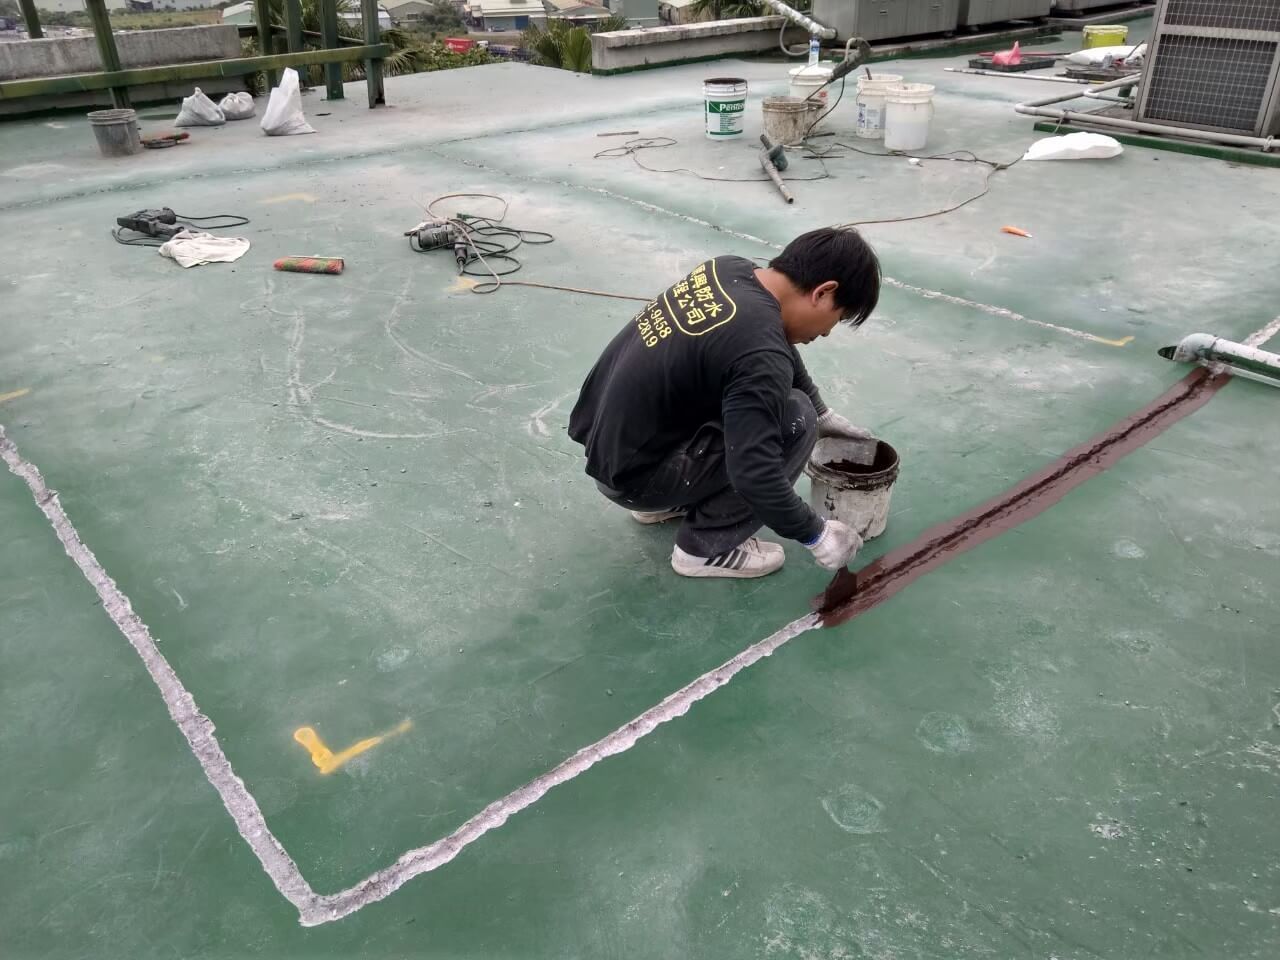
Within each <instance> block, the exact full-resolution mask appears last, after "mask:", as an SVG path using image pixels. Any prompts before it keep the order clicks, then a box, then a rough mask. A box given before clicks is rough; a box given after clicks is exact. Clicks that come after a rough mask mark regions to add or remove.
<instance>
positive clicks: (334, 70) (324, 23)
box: [320, 0, 342, 100]
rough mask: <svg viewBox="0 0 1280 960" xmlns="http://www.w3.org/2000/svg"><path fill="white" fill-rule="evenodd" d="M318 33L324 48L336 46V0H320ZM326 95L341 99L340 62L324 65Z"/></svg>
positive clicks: (332, 98)
mask: <svg viewBox="0 0 1280 960" xmlns="http://www.w3.org/2000/svg"><path fill="white" fill-rule="evenodd" d="M320 33H321V36H322V37H323V40H322V41H321V42H322V43H323V44H324V46H325V49H326V50H332V49H334V48H335V47H337V46H338V2H337V0H320ZM324 85H325V90H326V94H325V95H326V96H327V97H328V99H330V100H341V99H342V64H340V63H327V64H325V67H324Z"/></svg>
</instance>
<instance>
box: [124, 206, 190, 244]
mask: <svg viewBox="0 0 1280 960" xmlns="http://www.w3.org/2000/svg"><path fill="white" fill-rule="evenodd" d="M116 223H117V224H118V225H119V226H122V227H124V228H125V229H126V230H132V231H134V232H135V233H141V234H144V235H145V236H148V237H161V238H163V239H165V240H167V239H169V238H170V237H172V236H173V235H174V234H176V233H178V232H179V231H181V230H185V229H186V227H185V226H182V225H179V223H178V215H177V214H176V213H174V212H173V211H172V210H171V209H169V208H168V207H160V208H159V209H158V210H139V211H138V212H137V213H131V214H129V216H127V217H116Z"/></svg>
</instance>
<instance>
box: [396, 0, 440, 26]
mask: <svg viewBox="0 0 1280 960" xmlns="http://www.w3.org/2000/svg"><path fill="white" fill-rule="evenodd" d="M434 6H435V5H434V4H432V3H428V2H427V0H407V2H403V3H389V4H387V12H388V13H389V14H391V19H392V20H394V21H395V22H396V23H412V22H413V21H414V20H421V19H422V18H423V17H424V16H426V15H427V14H429V13H430V12H431V11H432V9H433V8H434Z"/></svg>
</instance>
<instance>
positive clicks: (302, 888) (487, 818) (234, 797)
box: [0, 427, 820, 926]
mask: <svg viewBox="0 0 1280 960" xmlns="http://www.w3.org/2000/svg"><path fill="white" fill-rule="evenodd" d="M0 458H3V460H4V461H5V463H6V464H7V465H8V467H9V470H10V471H11V472H12V473H13V474H14V475H15V476H17V477H19V478H20V479H22V480H23V481H24V482H25V483H26V484H27V487H28V488H29V489H30V490H31V494H32V496H33V497H34V498H35V501H36V504H37V505H38V506H39V507H40V510H41V512H43V513H44V515H45V517H47V518H48V520H49V522H50V523H51V524H52V525H53V529H54V532H55V534H56V535H57V537H58V540H59V541H60V542H61V543H62V546H63V549H65V550H66V552H67V555H68V556H69V557H70V558H71V559H72V560H73V561H74V562H75V564H76V566H77V567H79V568H80V572H81V573H82V574H83V575H84V577H85V579H86V580H88V581H89V585H90V586H92V587H93V589H94V591H95V592H96V593H97V594H98V597H99V598H100V599H101V600H102V607H103V609H104V610H105V611H106V612H107V615H108V616H109V617H110V618H111V620H112V622H113V623H114V624H115V625H116V628H117V629H118V630H119V631H120V632H121V633H122V634H124V636H125V639H126V640H128V641H129V643H130V645H131V646H132V647H133V648H134V650H135V651H136V652H137V654H138V656H139V657H140V658H141V659H142V662H143V665H144V666H145V667H146V669H147V673H149V674H150V675H151V679H152V680H153V681H154V683H155V684H156V687H157V688H158V689H159V691H160V696H161V698H162V699H163V700H164V702H165V706H166V707H167V708H168V710H169V716H170V717H171V718H172V719H173V721H174V723H175V724H177V726H178V729H179V730H180V731H181V732H182V735H183V737H184V738H185V739H186V741H187V745H188V746H189V747H190V748H191V752H192V753H193V754H195V757H196V759H197V760H198V761H199V763H200V766H201V768H202V769H203V770H204V773H205V776H206V777H207V778H208V780H209V782H210V784H212V785H213V788H214V789H215V790H216V791H217V792H218V796H219V797H221V799H222V804H223V806H224V807H225V808H226V810H227V813H228V814H229V815H230V816H231V819H232V820H233V821H235V824H236V829H237V830H238V831H239V832H240V835H241V836H242V837H243V838H244V840H245V842H246V843H247V844H248V845H249V847H250V849H251V850H252V851H253V852H254V854H255V855H256V856H257V858H258V861H259V862H260V863H261V864H262V868H263V870H265V871H266V873H267V876H268V877H270V878H271V882H272V883H274V884H275V886H276V889H277V890H279V891H280V893H281V894H282V895H283V896H284V897H285V899H287V900H288V901H289V902H290V903H292V904H293V905H294V907H295V908H297V910H298V916H299V919H300V921H301V922H302V925H303V926H316V925H318V924H322V923H328V922H329V921H332V920H339V919H341V918H342V917H345V916H348V915H349V914H352V913H354V912H355V911H357V910H359V909H361V908H362V907H365V906H367V905H368V904H370V903H374V902H376V901H378V900H381V899H383V898H384V897H387V896H390V895H391V894H392V893H394V892H395V891H396V890H398V889H399V888H400V887H402V886H403V885H404V884H405V883H407V882H408V881H410V880H412V879H413V878H414V877H416V876H419V875H420V874H423V873H427V872H429V871H431V870H434V869H436V868H437V867H441V866H444V865H445V864H447V863H449V862H450V861H451V860H453V859H454V857H456V856H457V855H458V854H459V853H461V852H462V850H463V849H464V848H465V847H467V846H468V845H469V844H471V843H473V842H475V841H476V840H478V839H480V837H482V836H484V835H485V834H486V833H488V832H489V831H490V830H494V829H497V828H498V827H500V826H502V824H504V823H505V822H506V821H507V819H508V818H510V817H511V816H513V815H514V814H516V813H519V812H520V811H521V810H523V809H525V808H526V807H528V806H530V805H532V804H533V803H535V802H537V801H538V800H539V799H541V798H542V797H543V796H544V795H545V794H546V793H547V791H548V790H550V789H551V788H553V787H556V786H559V785H560V784H563V783H567V782H568V781H570V780H572V779H574V778H575V777H577V776H579V775H580V774H582V773H585V772H586V771H587V770H589V769H591V768H592V767H593V766H595V765H596V764H597V763H599V762H600V761H601V760H604V759H606V758H608V757H611V756H614V755H616V754H619V753H624V752H625V751H627V750H629V749H631V748H632V747H633V746H635V744H636V743H637V742H638V741H639V740H640V739H641V738H642V737H645V736H647V735H648V734H650V733H652V732H653V731H654V730H656V729H657V728H658V727H659V726H660V725H662V724H663V723H666V722H667V721H669V720H674V719H676V718H678V717H682V716H684V714H686V713H687V712H688V711H689V709H690V708H691V707H692V706H693V705H694V704H695V703H697V702H698V701H699V700H702V699H703V698H704V697H706V696H708V695H710V694H712V693H714V692H715V691H716V690H718V689H719V688H720V687H722V686H724V685H725V684H727V683H728V682H729V681H730V680H732V679H733V677H734V676H735V675H737V674H738V673H740V672H741V671H742V670H745V669H746V668H747V667H749V666H751V665H752V664H754V663H756V662H758V661H759V660H762V659H763V658H765V657H767V656H769V655H771V654H772V653H773V652H774V651H775V650H777V649H778V648H779V647H781V646H782V645H783V644H785V643H787V642H788V641H790V640H793V639H795V638H796V637H798V636H800V635H801V634H803V633H806V632H808V631H809V630H814V629H816V628H817V627H818V626H819V625H820V620H819V618H818V616H817V614H808V615H807V616H804V617H801V618H799V619H797V620H794V621H792V622H791V623H789V624H787V625H786V626H785V627H783V628H782V629H780V630H778V631H777V632H775V633H773V634H771V635H770V636H768V637H765V638H764V639H763V640H759V641H757V642H756V643H753V644H752V645H751V646H749V647H747V648H746V649H745V650H743V651H742V652H740V653H738V654H737V655H736V656H734V657H732V658H730V659H729V660H727V661H725V662H724V663H722V664H721V665H720V666H718V667H716V668H715V669H713V670H710V671H708V672H706V673H704V674H702V675H701V676H700V677H698V678H697V679H695V680H694V681H692V682H691V683H689V684H686V685H685V686H683V687H681V688H680V689H679V690H677V691H676V692H675V693H673V694H671V695H670V696H668V697H666V698H665V699H664V700H662V701H661V702H660V703H658V704H656V705H655V706H653V707H650V708H649V709H648V710H646V711H644V712H643V713H641V714H640V715H639V716H637V717H635V718H634V719H632V720H630V721H628V722H627V723H625V724H623V725H622V726H621V727H619V728H617V729H616V730H614V731H613V732H612V733H610V734H608V735H606V736H604V737H602V738H601V739H600V740H597V741H596V742H595V743H592V744H590V745H589V746H586V747H583V748H582V749H581V750H579V751H578V752H577V753H575V754H573V756H571V757H569V758H568V759H567V760H565V761H563V762H562V763H560V764H559V765H557V766H555V767H553V768H552V769H550V770H548V771H547V772H546V773H544V774H542V775H541V776H538V777H535V778H534V779H533V780H530V781H529V782H528V783H526V784H524V785H523V786H521V787H518V788H517V789H515V790H513V791H512V792H511V793H509V794H507V795H506V796H505V797H502V798H501V799H499V800H496V801H495V802H493V803H491V804H489V805H488V806H487V807H485V808H484V809H483V810H481V811H480V813H478V814H477V815H476V816H474V817H472V818H471V819H470V820H468V821H467V822H466V823H464V824H463V825H462V826H460V827H459V828H458V829H457V830H455V831H453V832H452V833H450V834H448V835H447V836H444V837H442V838H440V839H439V840H437V841H435V842H434V843H431V844H428V845H426V846H423V847H416V848H414V849H412V850H409V851H407V852H405V853H404V854H402V855H401V856H400V857H399V858H398V859H397V860H396V862H395V863H393V864H392V865H391V866H389V867H386V868H384V869H382V870H378V871H376V872H375V873H373V874H370V875H369V876H368V877H366V878H365V879H363V880H361V881H360V882H359V883H357V884H356V885H355V886H353V887H350V888H348V889H346V890H342V891H340V892H338V893H335V894H329V895H320V894H317V893H316V892H315V891H314V890H312V888H311V886H310V884H308V883H307V881H306V880H305V879H304V878H303V876H302V873H301V871H300V870H299V869H298V866H297V864H295V863H294V862H293V859H292V858H291V857H290V856H289V854H288V853H287V852H286V851H285V849H284V847H283V846H282V845H281V843H280V841H279V840H277V839H276V837H275V835H274V834H273V833H272V832H271V829H270V828H269V827H268V826H267V822H266V819H265V818H264V817H263V815H262V810H261V809H260V808H259V807H258V803H257V801H256V800H255V799H254V798H253V795H252V794H251V793H249V791H248V788H246V787H245V785H244V781H243V780H241V779H240V778H239V777H238V776H236V773H235V770H234V769H233V768H232V766H231V762H230V761H229V760H228V759H227V756H226V754H225V753H224V752H223V750H222V747H221V745H220V744H219V743H218V740H217V737H216V735H215V728H214V725H213V722H212V721H211V720H210V719H209V718H208V717H206V716H205V715H204V714H203V713H201V712H200V708H199V707H198V706H197V705H196V702H195V699H194V698H193V697H192V696H191V694H190V693H189V692H188V691H187V689H186V687H184V686H183V684H182V681H181V680H180V679H179V678H178V675H177V674H176V673H175V672H174V670H173V667H172V666H170V664H169V662H168V660H166V659H165V657H164V655H163V654H162V653H161V652H160V649H159V647H158V646H157V645H156V641H155V638H154V637H152V635H151V631H150V629H149V628H148V627H147V625H146V624H145V623H143V621H142V619H141V618H140V617H139V616H138V615H137V613H135V612H134V610H133V607H132V605H131V604H130V602H129V599H128V597H126V596H125V595H124V593H123V592H122V591H121V590H120V588H119V586H118V585H117V584H116V582H115V581H114V580H113V579H111V576H110V575H109V574H108V573H107V572H106V570H105V569H103V567H102V564H101V563H99V562H98V559H97V557H95V556H94V554H93V551H91V550H90V549H89V548H88V547H87V546H86V545H85V543H84V542H83V541H82V540H81V539H80V535H79V533H77V532H76V529H75V526H74V525H73V524H72V522H71V519H70V518H69V517H68V516H67V513H66V511H65V510H64V509H63V507H62V504H61V503H60V502H59V499H58V495H57V494H56V493H55V492H54V491H53V490H51V489H49V487H48V485H47V484H46V483H45V481H44V478H43V477H42V476H41V474H40V471H39V469H38V468H37V467H36V466H35V465H34V464H33V463H31V462H30V461H28V460H25V459H24V458H23V457H22V455H21V454H20V453H19V452H18V448H17V447H16V446H15V445H14V443H13V441H12V440H10V439H9V438H8V437H7V436H6V434H5V432H4V428H3V427H0Z"/></svg>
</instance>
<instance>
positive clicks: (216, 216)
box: [111, 211, 249, 247]
mask: <svg viewBox="0 0 1280 960" xmlns="http://www.w3.org/2000/svg"><path fill="white" fill-rule="evenodd" d="M173 215H174V216H175V217H176V218H177V222H176V223H172V224H168V226H174V227H179V228H184V229H190V230H192V231H208V230H229V229H230V228H232V227H243V226H244V225H245V224H247V223H248V222H249V218H248V217H241V216H239V215H237V214H234V213H212V214H209V215H208V216H205V217H195V216H191V215H190V214H186V213H178V212H177V211H174V213H173ZM210 220H225V221H227V222H226V223H209V222H208V221H210ZM126 232H128V233H130V234H134V236H125V233H126ZM111 237H112V239H114V240H115V242H116V243H119V244H121V245H123V246H126V247H162V246H164V244H165V243H167V242H168V241H169V240H170V239H171V238H170V237H156V236H152V235H151V234H149V233H138V231H136V230H131V229H129V228H128V227H116V228H114V229H113V230H112V231H111Z"/></svg>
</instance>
